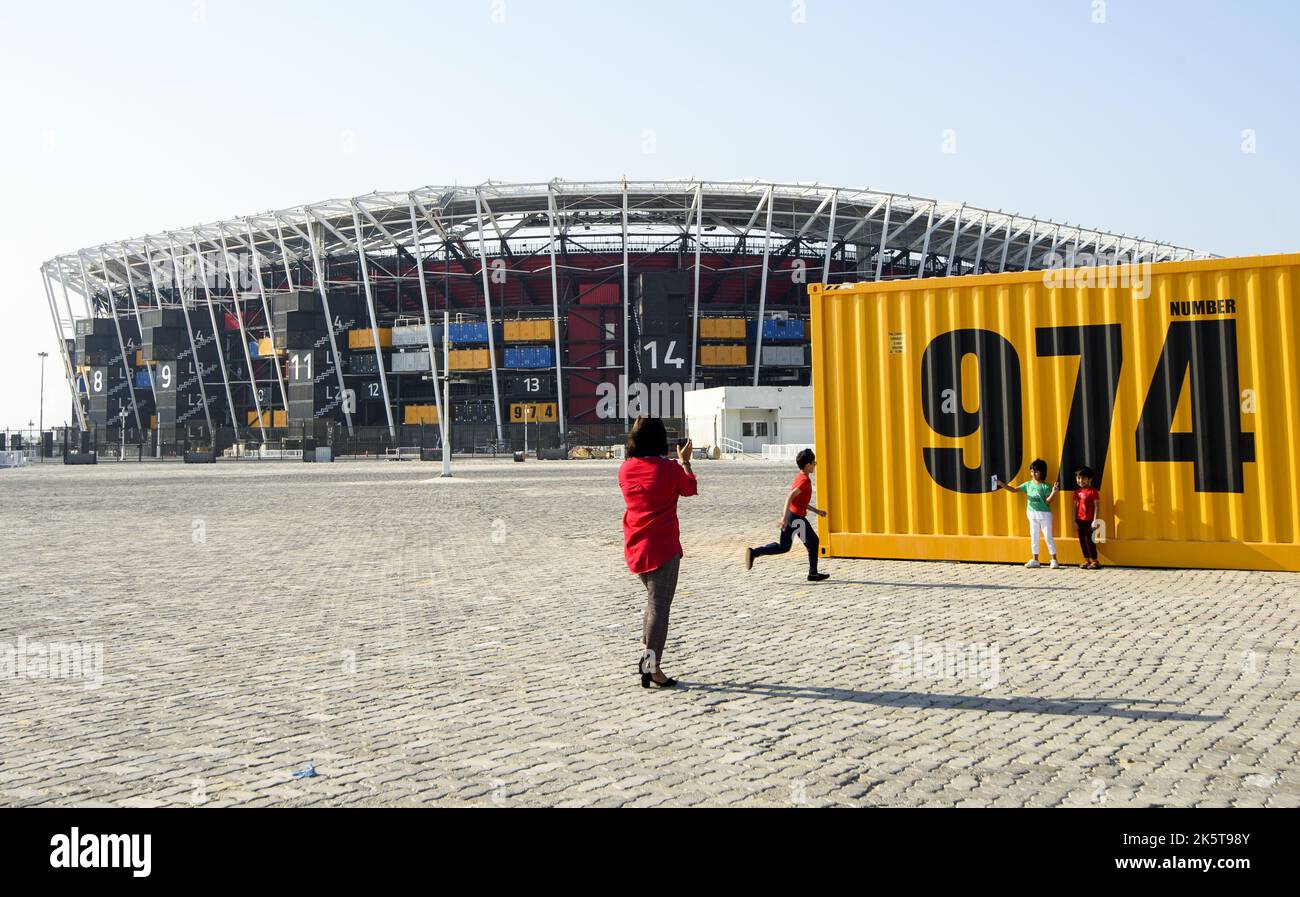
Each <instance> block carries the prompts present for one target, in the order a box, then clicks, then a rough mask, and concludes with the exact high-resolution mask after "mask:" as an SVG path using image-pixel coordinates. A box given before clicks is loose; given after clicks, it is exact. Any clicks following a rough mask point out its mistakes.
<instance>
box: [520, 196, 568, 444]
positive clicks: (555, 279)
mask: <svg viewBox="0 0 1300 897" xmlns="http://www.w3.org/2000/svg"><path fill="white" fill-rule="evenodd" d="M546 216H547V224H548V225H549V227H550V231H551V321H552V325H551V326H553V327H554V328H555V333H553V334H552V336H554V337H555V396H556V400H557V401H558V402H559V412H560V449H561V450H562V451H563V452H564V453H565V456H566V457H567V456H568V449H569V426H568V419H567V418H566V417H565V414H564V374H563V367H562V366H561V364H560V287H559V282H560V275H559V272H558V271H557V270H556V268H555V182H554V181H552V182H551V183H550V184H548V185H547V186H546ZM524 427H525V429H526V428H527V427H528V423H527V421H526V420H525V423H524ZM525 435H527V434H525Z"/></svg>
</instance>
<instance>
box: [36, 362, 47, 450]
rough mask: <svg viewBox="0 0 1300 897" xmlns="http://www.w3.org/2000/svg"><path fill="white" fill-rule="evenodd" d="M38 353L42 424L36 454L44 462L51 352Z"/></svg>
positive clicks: (38, 431)
mask: <svg viewBox="0 0 1300 897" xmlns="http://www.w3.org/2000/svg"><path fill="white" fill-rule="evenodd" d="M36 354H37V356H39V357H40V359H41V411H40V426H39V427H38V429H37V431H36V445H37V448H36V455H37V457H38V458H40V459H41V462H42V463H44V461H45V359H46V358H48V357H49V355H50V353H49V352H37V353H36Z"/></svg>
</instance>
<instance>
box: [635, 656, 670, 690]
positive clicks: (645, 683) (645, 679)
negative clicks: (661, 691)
mask: <svg viewBox="0 0 1300 897" xmlns="http://www.w3.org/2000/svg"><path fill="white" fill-rule="evenodd" d="M636 671H637V672H638V673H640V674H641V687H642V688H650V687H651V686H654V687H655V688H672V687H673V686H674V685H676V684H677V680H676V679H669V680H668V681H666V682H656V681H655V680H654V673H647V672H645V671H644V670H643V669H642V663H641V661H637V664H636Z"/></svg>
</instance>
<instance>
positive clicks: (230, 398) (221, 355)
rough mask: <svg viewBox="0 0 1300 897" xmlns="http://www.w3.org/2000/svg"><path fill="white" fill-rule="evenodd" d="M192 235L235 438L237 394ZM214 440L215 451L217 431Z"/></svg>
mask: <svg viewBox="0 0 1300 897" xmlns="http://www.w3.org/2000/svg"><path fill="white" fill-rule="evenodd" d="M190 235H191V236H193V237H194V256H195V260H196V261H197V263H198V275H199V284H200V285H202V287H203V298H204V300H205V301H206V302H207V304H208V318H209V319H210V320H211V321H212V340H213V342H215V343H216V345H217V364H219V365H221V382H222V383H223V384H225V387H226V403H227V405H228V408H227V410H228V411H229V412H230V425H231V426H232V427H234V428H235V438H236V439H238V438H239V419H238V418H236V417H235V396H234V393H232V392H231V391H230V369H229V367H228V366H227V365H226V350H225V349H223V348H221V328H220V327H219V326H218V325H217V310H216V308H215V307H214V306H213V305H212V291H211V290H209V289H208V269H207V265H205V264H204V263H203V253H202V252H200V251H199V234H198V231H190ZM236 311H238V309H236ZM244 348H245V349H247V348H248V347H247V346H245V347H244ZM245 429H247V428H245ZM212 442H213V446H212V450H213V451H214V452H215V451H216V450H217V449H216V443H217V438H216V434H215V433H214V434H213V437H212Z"/></svg>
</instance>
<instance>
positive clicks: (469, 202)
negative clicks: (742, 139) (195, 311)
mask: <svg viewBox="0 0 1300 897" xmlns="http://www.w3.org/2000/svg"><path fill="white" fill-rule="evenodd" d="M553 238H554V240H553ZM555 240H574V241H578V242H579V243H580V245H582V246H583V247H584V248H585V249H587V250H588V251H610V252H623V251H624V250H626V251H627V252H630V253H636V252H648V251H656V250H659V251H679V250H681V249H683V248H685V249H686V250H687V252H688V253H689V252H691V251H694V250H696V249H701V248H702V249H703V250H705V251H710V250H713V251H717V250H718V249H722V248H725V249H728V250H730V251H737V250H739V251H742V252H748V253H750V254H755V255H757V254H760V252H761V253H762V254H764V255H772V256H783V255H788V254H790V253H791V252H798V253H799V254H805V255H812V256H814V257H816V256H823V257H824V258H825V259H826V260H827V261H829V260H830V258H831V257H832V255H834V256H835V257H837V258H839V257H841V256H845V254H847V256H846V257H849V258H856V260H857V266H856V271H857V273H858V275H859V276H860V277H861V279H872V278H873V277H879V272H880V271H881V269H882V266H883V263H884V261H885V259H886V258H890V259H891V261H896V260H898V259H899V258H902V257H907V258H909V259H915V260H916V270H915V272H914V274H913V276H921V277H925V276H936V275H941V274H955V273H973V272H977V271H981V272H989V271H1004V270H1025V269H1030V268H1037V267H1042V266H1043V265H1044V263H1045V260H1047V259H1048V258H1049V257H1050V256H1051V255H1052V254H1053V253H1060V254H1067V255H1079V256H1081V255H1088V256H1091V257H1092V258H1095V259H1098V260H1100V261H1101V262H1103V263H1104V262H1106V261H1108V260H1111V261H1114V262H1119V261H1126V262H1135V261H1151V262H1156V261H1171V260H1179V259H1186V258H1193V257H1202V256H1204V255H1206V254H1205V253H1200V252H1197V251H1195V250H1193V249H1191V248H1188V247H1185V246H1178V245H1175V244H1172V243H1167V242H1163V241H1159V240H1150V239H1146V238H1142V237H1134V236H1128V235H1124V234H1117V233H1114V232H1111V231H1106V230H1100V229H1097V228H1088V227H1083V226H1080V225H1072V224H1065V223H1060V222H1054V221H1050V220H1047V219H1044V218H1035V217H1031V216H1026V215H1020V214H1016V213H1009V212H1003V211H1001V210H992V209H984V208H979V207H976V206H971V205H966V204H964V203H956V202H944V201H941V200H936V199H928V198H924V197H919V196H913V195H910V194H904V193H891V192H887V191H880V190H872V189H859V188H848V187H833V186H827V185H822V184H799V183H795V184H780V183H769V182H764V181H699V180H695V179H681V180H666V181H628V180H620V181H564V180H558V179H557V180H551V181H546V182H537V183H525V184H505V183H496V182H493V181H488V182H485V183H483V184H480V185H477V186H465V187H458V186H452V187H422V188H420V189H418V190H411V191H408V192H375V193H369V194H365V195H363V196H356V197H352V198H349V199H333V200H325V201H322V202H316V203H311V204H307V205H302V206H295V207H293V208H289V209H281V210H277V211H271V212H263V213H260V214H254V215H248V216H244V217H240V218H232V219H228V220H225V221H217V222H212V223H208V224H201V225H195V226H193V227H187V228H181V229H179V230H172V231H160V232H158V233H154V234H150V235H146V236H142V237H134V238H131V239H126V240H117V241H114V242H111V243H104V244H100V245H98V246H92V247H86V248H83V249H80V250H77V251H74V252H70V253H64V254H62V255H58V256H56V257H54V258H52V259H50V260H49V261H47V262H46V263H45V264H44V265H43V266H42V273H43V274H44V275H46V276H47V277H49V278H51V279H52V280H54V281H61V282H62V283H63V284H64V285H65V287H66V288H68V289H71V290H73V291H75V292H78V293H80V294H82V296H83V297H85V298H89V299H90V300H91V303H92V304H91V305H90V306H88V308H87V312H88V313H90V312H91V309H93V308H94V307H96V306H97V307H99V308H100V309H106V308H107V307H108V305H109V304H110V302H109V300H111V299H112V298H113V297H114V296H115V295H121V296H123V297H125V296H126V295H128V294H129V293H131V292H135V293H137V294H146V295H151V294H152V293H153V292H154V286H153V284H154V282H155V279H156V276H157V274H158V273H159V271H161V270H164V269H165V268H170V267H171V264H172V262H173V261H174V260H175V259H177V258H178V257H188V258H193V257H194V256H195V254H196V253H197V254H202V255H209V254H211V255H217V256H218V257H220V256H223V255H226V254H228V253H232V252H240V253H251V254H252V255H253V257H254V259H256V260H257V261H258V262H259V263H260V264H261V265H266V266H271V265H274V266H284V265H286V264H289V263H305V264H307V265H309V266H312V267H313V268H314V267H315V266H314V261H315V260H316V259H317V258H318V257H319V258H320V259H324V258H331V257H335V256H339V255H348V256H353V257H355V256H356V255H357V254H358V252H359V251H362V252H364V253H365V254H366V255H367V256H375V257H383V256H393V255H401V256H408V255H410V254H412V253H418V254H419V255H420V256H421V257H422V258H424V259H446V258H452V259H455V258H465V259H468V260H472V259H475V258H477V259H479V260H480V261H482V260H483V259H485V258H489V257H492V258H495V257H500V256H505V257H508V258H511V257H518V256H521V255H529V254H537V253H544V252H546V251H547V250H548V249H549V248H551V244H552V243H553V242H554V241H555ZM593 247H595V248H593ZM921 260H924V263H923V264H922V263H921ZM828 268H829V265H826V266H824V267H823V269H822V270H827V269H828ZM151 273H152V274H154V275H155V278H154V279H151V276H150V275H151ZM159 301H160V302H163V303H165V299H163V297H161V296H160V297H159ZM70 318H71V312H70V310H69V309H66V308H65V309H64V316H63V317H61V320H60V323H61V324H65V325H68V326H70V325H71V320H70Z"/></svg>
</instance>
